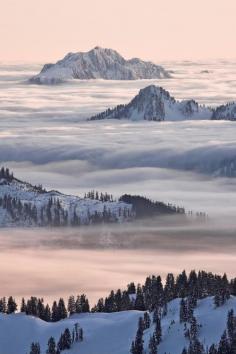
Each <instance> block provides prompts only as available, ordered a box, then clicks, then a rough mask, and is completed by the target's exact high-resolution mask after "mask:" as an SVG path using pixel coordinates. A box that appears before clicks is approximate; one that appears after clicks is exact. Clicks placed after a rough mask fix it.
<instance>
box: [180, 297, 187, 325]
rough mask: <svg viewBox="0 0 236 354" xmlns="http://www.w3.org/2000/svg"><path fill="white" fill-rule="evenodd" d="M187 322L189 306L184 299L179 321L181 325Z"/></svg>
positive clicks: (181, 303) (181, 302)
mask: <svg viewBox="0 0 236 354" xmlns="http://www.w3.org/2000/svg"><path fill="white" fill-rule="evenodd" d="M187 320H188V312H187V304H186V301H185V300H184V299H181V301H180V308H179V321H180V323H182V322H187Z"/></svg>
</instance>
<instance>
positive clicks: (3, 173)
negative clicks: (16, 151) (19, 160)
mask: <svg viewBox="0 0 236 354" xmlns="http://www.w3.org/2000/svg"><path fill="white" fill-rule="evenodd" d="M13 178H14V176H13V173H12V172H10V170H9V168H5V167H1V169H0V179H5V180H7V181H9V182H10V181H12V180H13Z"/></svg>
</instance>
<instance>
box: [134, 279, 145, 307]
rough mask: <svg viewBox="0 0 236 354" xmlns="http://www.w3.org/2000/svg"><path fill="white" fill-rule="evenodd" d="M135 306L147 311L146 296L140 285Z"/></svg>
mask: <svg viewBox="0 0 236 354" xmlns="http://www.w3.org/2000/svg"><path fill="white" fill-rule="evenodd" d="M134 307H135V310H139V311H145V305H144V297H143V292H142V289H141V286H140V285H138V287H137V294H136V299H135V305H134Z"/></svg>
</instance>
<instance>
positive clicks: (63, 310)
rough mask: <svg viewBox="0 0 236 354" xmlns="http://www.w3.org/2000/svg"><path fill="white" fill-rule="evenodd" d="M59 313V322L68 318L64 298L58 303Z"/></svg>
mask: <svg viewBox="0 0 236 354" xmlns="http://www.w3.org/2000/svg"><path fill="white" fill-rule="evenodd" d="M57 313H58V318H59V320H62V319H64V318H67V310H66V307H65V303H64V300H63V299H62V298H60V300H59V301H58V306H57Z"/></svg>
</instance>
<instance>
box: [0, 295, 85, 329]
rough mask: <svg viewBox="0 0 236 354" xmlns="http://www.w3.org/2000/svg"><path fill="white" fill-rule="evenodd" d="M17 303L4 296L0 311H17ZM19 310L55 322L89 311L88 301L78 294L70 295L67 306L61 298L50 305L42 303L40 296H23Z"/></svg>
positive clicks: (8, 312) (0, 301)
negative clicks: (75, 295)
mask: <svg viewBox="0 0 236 354" xmlns="http://www.w3.org/2000/svg"><path fill="white" fill-rule="evenodd" d="M17 307H18V306H17V303H16V301H15V300H14V299H13V297H12V296H10V297H9V298H8V300H7V299H6V298H5V297H4V298H2V299H0V312H2V313H7V314H11V313H15V312H16V311H17ZM20 311H21V312H24V313H25V314H26V315H31V316H35V317H38V318H40V319H41V320H44V321H46V322H57V321H60V320H62V319H64V318H67V317H68V316H70V315H73V314H75V313H85V312H90V306H89V301H88V299H87V297H86V295H84V294H82V295H78V296H77V297H76V298H75V297H74V296H73V295H71V296H70V297H69V299H68V304H67V306H66V305H65V302H64V300H63V299H62V298H60V299H59V301H58V302H57V301H53V305H52V307H50V306H49V305H48V304H44V300H43V299H42V298H37V297H35V296H31V298H30V299H28V300H27V301H26V300H25V299H24V298H23V299H22V301H21V306H20Z"/></svg>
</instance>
